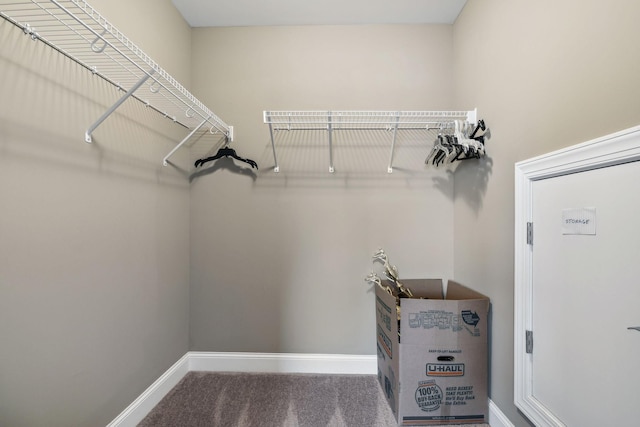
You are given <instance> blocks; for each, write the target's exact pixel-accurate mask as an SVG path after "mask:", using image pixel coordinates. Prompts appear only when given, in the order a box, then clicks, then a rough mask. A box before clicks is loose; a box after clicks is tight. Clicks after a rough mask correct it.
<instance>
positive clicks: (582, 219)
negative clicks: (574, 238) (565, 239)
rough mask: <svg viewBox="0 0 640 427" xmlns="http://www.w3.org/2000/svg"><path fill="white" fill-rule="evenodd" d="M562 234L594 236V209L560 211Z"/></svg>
mask: <svg viewBox="0 0 640 427" xmlns="http://www.w3.org/2000/svg"><path fill="white" fill-rule="evenodd" d="M562 234H586V235H595V234H596V208H572V209H563V210H562Z"/></svg>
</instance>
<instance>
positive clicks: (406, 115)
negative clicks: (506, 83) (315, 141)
mask: <svg viewBox="0 0 640 427" xmlns="http://www.w3.org/2000/svg"><path fill="white" fill-rule="evenodd" d="M263 118H264V123H265V124H268V125H269V133H270V135H271V147H272V150H273V159H274V162H275V167H274V171H275V172H279V171H280V166H279V164H278V156H277V153H276V147H275V139H274V133H275V132H278V131H295V130H321V131H327V134H328V147H329V172H331V173H333V172H334V171H335V169H334V166H333V148H332V144H333V140H332V134H333V131H339V130H384V131H389V132H390V133H391V152H390V158H389V166H388V167H387V172H388V173H392V172H393V157H394V150H395V143H396V134H397V131H399V130H408V129H412V130H433V129H439V130H446V129H453V128H454V127H455V123H456V121H457V122H466V123H469V124H475V123H476V121H477V110H475V109H474V110H470V111H264V112H263Z"/></svg>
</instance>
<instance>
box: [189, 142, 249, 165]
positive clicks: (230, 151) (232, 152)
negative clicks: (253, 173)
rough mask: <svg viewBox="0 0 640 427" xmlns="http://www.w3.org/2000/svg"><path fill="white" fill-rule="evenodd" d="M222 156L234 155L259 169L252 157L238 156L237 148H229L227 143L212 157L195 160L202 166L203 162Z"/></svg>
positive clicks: (233, 156)
mask: <svg viewBox="0 0 640 427" xmlns="http://www.w3.org/2000/svg"><path fill="white" fill-rule="evenodd" d="M221 157H232V158H234V159H236V160H239V161H241V162H245V163H247V164H249V165H251V167H252V168H256V169H258V164H257V163H256V162H254V161H253V160H251V159H245V158H243V157H240V156H238V154H237V153H236V150H234V149H233V148H229V147H227V146H226V145H225V146H224V147H222V148H221V149H219V150H218V152H217V153H216V154H214V155H213V156H211V157H207V158H205V159H198V160H196V162H195V166H196V167H198V166H202V165H203V164H205V163H207V162H211V161H213V160H217V159H219V158H221Z"/></svg>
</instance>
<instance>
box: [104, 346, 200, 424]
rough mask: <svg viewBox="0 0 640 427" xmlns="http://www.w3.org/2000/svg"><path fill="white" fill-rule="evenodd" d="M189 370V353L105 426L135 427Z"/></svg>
mask: <svg viewBox="0 0 640 427" xmlns="http://www.w3.org/2000/svg"><path fill="white" fill-rule="evenodd" d="M188 372H189V353H187V354H185V355H184V356H182V357H181V358H180V360H178V361H177V362H176V363H174V364H173V366H172V367H170V368H169V369H168V370H167V372H165V373H164V374H162V376H160V378H158V379H157V380H156V381H154V383H153V384H151V386H150V387H149V388H148V389H146V390H145V391H144V392H143V393H142V394H141V395H140V396H139V397H138V398H137V399H136V400H134V401H133V403H131V405H129V406H127V408H126V409H125V410H124V411H122V413H121V414H120V415H118V416H117V417H116V418H115V419H114V420H113V421H111V422H110V423H109V424H107V427H129V426H131V427H135V426H136V425H138V423H139V422H140V421H142V419H143V418H144V417H146V416H147V414H148V413H149V412H151V410H152V409H153V408H154V407H155V406H156V405H157V404H158V403H159V402H160V401H161V400H162V398H163V397H164V396H166V394H167V393H169V392H170V391H171V389H172V388H173V387H175V386H176V384H178V383H179V382H180V380H181V379H182V378H183V377H184V376H185V375H187V373H188Z"/></svg>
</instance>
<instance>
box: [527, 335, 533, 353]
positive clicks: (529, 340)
mask: <svg viewBox="0 0 640 427" xmlns="http://www.w3.org/2000/svg"><path fill="white" fill-rule="evenodd" d="M525 347H526V351H527V354H532V353H533V331H526V344H525Z"/></svg>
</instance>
